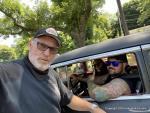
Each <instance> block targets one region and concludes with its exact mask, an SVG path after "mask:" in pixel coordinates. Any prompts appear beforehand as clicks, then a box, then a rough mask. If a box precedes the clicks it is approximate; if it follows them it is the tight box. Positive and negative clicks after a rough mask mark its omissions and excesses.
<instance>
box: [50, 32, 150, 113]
mask: <svg viewBox="0 0 150 113" xmlns="http://www.w3.org/2000/svg"><path fill="white" fill-rule="evenodd" d="M120 54H126V55H127V60H128V63H129V65H130V67H131V68H130V71H131V72H130V73H129V76H127V79H130V80H131V81H132V82H133V83H134V88H135V89H134V90H135V92H134V93H133V94H131V95H130V96H129V95H128V96H127V95H125V96H120V97H118V98H115V99H110V100H108V101H106V102H96V101H94V100H93V99H91V98H90V97H89V96H88V94H86V93H87V92H86V91H87V89H86V88H87V86H86V84H84V85H85V86H84V85H83V86H82V83H81V81H79V80H76V81H72V78H71V77H72V75H73V74H76V76H78V77H79V78H84V79H85V80H86V78H87V77H88V76H91V74H92V72H93V64H92V63H93V61H94V60H95V59H99V58H101V59H103V60H104V61H105V60H107V58H108V57H110V56H114V55H120ZM85 62H86V73H83V70H79V69H78V72H77V71H76V69H77V68H79V65H80V64H81V63H85ZM51 67H53V68H54V69H55V70H56V71H57V72H58V73H59V75H60V77H61V79H62V80H63V81H64V82H65V84H66V86H67V87H68V88H69V89H70V90H72V91H73V93H74V94H76V95H78V96H81V97H82V98H85V99H87V100H88V101H91V102H94V103H97V104H98V105H99V106H100V107H101V108H103V109H104V110H105V111H106V112H107V113H139V112H142V113H149V112H150V32H143V33H137V34H132V35H128V36H124V37H120V38H115V39H109V40H106V41H104V42H102V43H97V44H93V45H89V46H85V47H82V48H78V49H75V50H72V51H69V52H67V53H64V54H62V55H60V56H58V57H57V58H56V60H55V61H54V62H53V64H52V65H51ZM82 82H84V81H82ZM64 110H65V112H66V113H70V112H72V113H84V112H78V111H72V110H70V109H69V108H65V109H64ZM85 113H88V112H85Z"/></svg>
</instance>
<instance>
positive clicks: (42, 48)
mask: <svg viewBox="0 0 150 113" xmlns="http://www.w3.org/2000/svg"><path fill="white" fill-rule="evenodd" d="M34 41H35V42H36V44H37V48H38V49H39V50H40V51H46V50H47V49H49V52H50V53H52V54H56V53H58V48H55V47H50V46H48V45H46V44H44V43H42V42H39V41H37V40H34Z"/></svg>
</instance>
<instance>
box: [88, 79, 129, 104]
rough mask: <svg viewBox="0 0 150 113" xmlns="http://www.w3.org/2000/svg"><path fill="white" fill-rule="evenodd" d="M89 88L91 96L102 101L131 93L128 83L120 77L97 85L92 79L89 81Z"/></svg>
mask: <svg viewBox="0 0 150 113" xmlns="http://www.w3.org/2000/svg"><path fill="white" fill-rule="evenodd" d="M88 90H89V94H90V96H91V98H93V99H95V100H97V101H100V102H102V101H106V100H108V99H112V98H116V97H119V96H121V95H128V94H130V93H131V90H130V88H129V86H128V84H127V83H126V82H125V81H124V80H123V79H120V78H116V79H113V80H112V81H111V82H109V83H107V84H105V85H102V86H100V85H95V84H94V83H93V82H92V81H89V82H88Z"/></svg>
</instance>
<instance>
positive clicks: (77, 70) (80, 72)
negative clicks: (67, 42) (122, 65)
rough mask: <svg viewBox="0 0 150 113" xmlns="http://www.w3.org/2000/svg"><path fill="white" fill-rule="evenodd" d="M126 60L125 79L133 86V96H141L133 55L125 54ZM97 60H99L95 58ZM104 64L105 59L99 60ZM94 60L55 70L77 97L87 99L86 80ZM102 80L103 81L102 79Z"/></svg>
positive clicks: (137, 71) (141, 87) (141, 91)
mask: <svg viewBox="0 0 150 113" xmlns="http://www.w3.org/2000/svg"><path fill="white" fill-rule="evenodd" d="M126 56H127V60H128V66H126V69H125V70H126V73H127V76H124V78H125V79H129V80H130V81H132V83H133V84H134V91H132V93H133V95H135V94H141V93H143V92H144V87H143V85H142V80H141V77H140V70H139V68H138V63H137V61H136V56H135V54H134V53H128V54H126ZM97 59H99V58H97ZM101 59H102V60H103V61H104V62H105V61H107V57H104V58H101ZM94 60H95V59H92V60H88V61H82V62H77V63H73V64H70V65H67V66H64V67H59V68H57V69H56V70H57V72H59V75H60V77H61V79H62V80H63V82H64V84H65V85H66V86H67V87H68V88H69V89H70V90H71V91H72V92H73V93H74V94H75V95H77V96H80V97H88V96H89V94H88V90H87V88H88V87H87V80H88V78H89V77H90V76H92V74H93V72H94V71H93V70H94ZM102 80H103V79H102Z"/></svg>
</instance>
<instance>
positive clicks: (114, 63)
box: [105, 61, 122, 67]
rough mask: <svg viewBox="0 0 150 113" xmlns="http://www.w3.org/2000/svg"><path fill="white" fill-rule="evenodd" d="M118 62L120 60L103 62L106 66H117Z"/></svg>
mask: <svg viewBox="0 0 150 113" xmlns="http://www.w3.org/2000/svg"><path fill="white" fill-rule="evenodd" d="M120 63H122V62H120V61H106V62H105V64H106V65H107V66H110V65H112V66H114V67H118V66H119V64H120Z"/></svg>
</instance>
